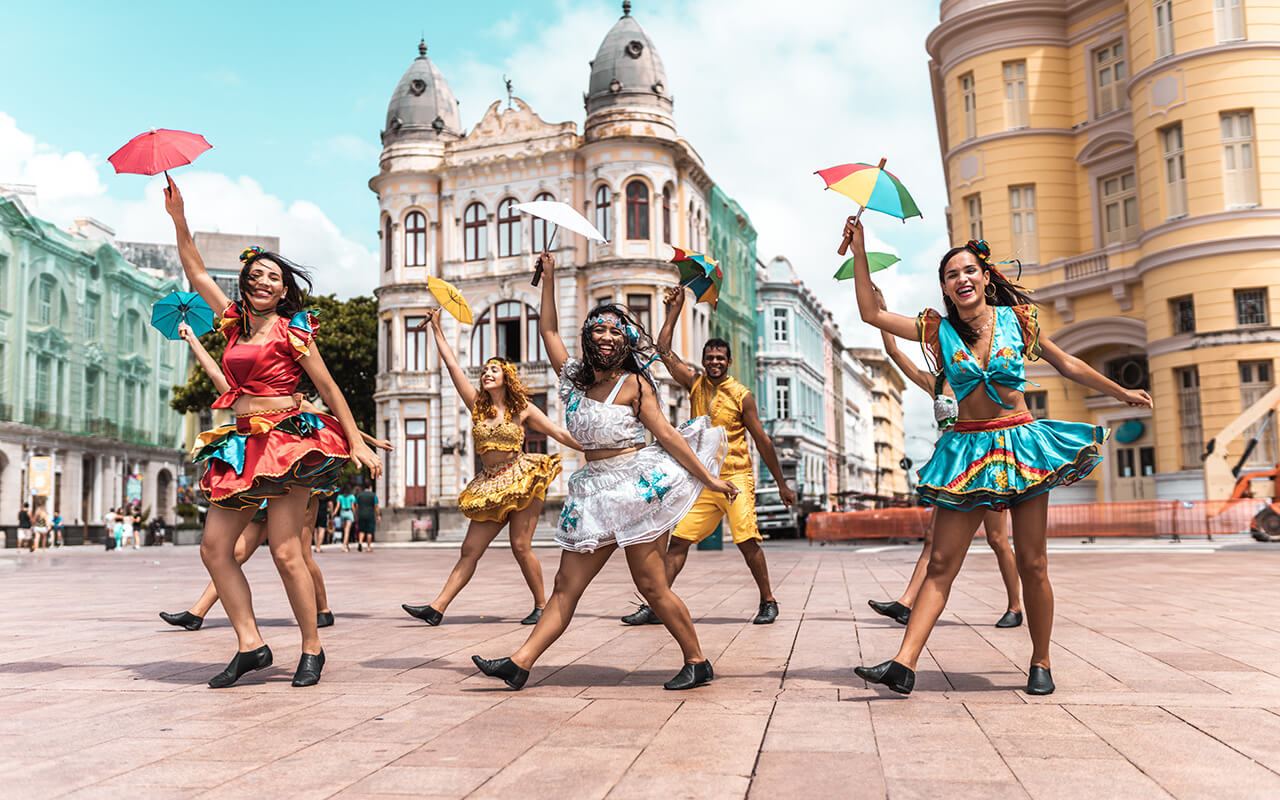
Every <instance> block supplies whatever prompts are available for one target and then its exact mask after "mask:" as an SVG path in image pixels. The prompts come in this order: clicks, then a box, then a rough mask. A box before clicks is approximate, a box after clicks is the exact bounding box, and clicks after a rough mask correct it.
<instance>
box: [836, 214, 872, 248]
mask: <svg viewBox="0 0 1280 800" xmlns="http://www.w3.org/2000/svg"><path fill="white" fill-rule="evenodd" d="M843 235H844V239H843V240H842V241H841V243H840V253H841V255H843V254H844V251H845V247H846V243H848V244H850V245H853V247H854V249H855V250H861V249H863V248H864V247H865V245H866V237H865V233H864V231H863V228H862V223H861V222H859V221H858V218H857V217H849V218H848V219H847V220H845V223H844V232H843Z"/></svg>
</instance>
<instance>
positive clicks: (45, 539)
mask: <svg viewBox="0 0 1280 800" xmlns="http://www.w3.org/2000/svg"><path fill="white" fill-rule="evenodd" d="M48 547H49V512H48V511H45V508H44V506H36V512H35V514H33V515H32V519H31V549H32V550H33V551H35V550H44V549H46V548H48Z"/></svg>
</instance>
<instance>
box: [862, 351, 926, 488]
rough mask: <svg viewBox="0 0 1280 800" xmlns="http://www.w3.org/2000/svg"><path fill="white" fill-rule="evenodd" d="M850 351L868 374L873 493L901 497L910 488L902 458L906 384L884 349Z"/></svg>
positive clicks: (903, 452) (904, 439)
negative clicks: (873, 450)
mask: <svg viewBox="0 0 1280 800" xmlns="http://www.w3.org/2000/svg"><path fill="white" fill-rule="evenodd" d="M849 352H850V354H852V355H853V356H854V357H855V358H857V359H858V360H859V361H861V362H862V363H863V365H864V366H866V368H867V372H868V373H870V375H871V423H872V424H871V434H872V438H873V439H874V441H875V455H876V472H875V481H874V484H873V490H874V491H875V493H876V494H881V495H897V496H900V497H904V496H906V495H907V493H908V492H909V491H910V490H911V487H910V486H909V485H908V484H909V481H908V479H907V473H908V469H907V468H906V466H904V465H905V463H906V462H905V461H904V460H903V459H904V458H905V456H906V454H907V453H906V438H905V432H904V428H903V420H902V392H903V391H904V390H905V389H906V388H907V384H906V382H905V381H904V380H903V378H902V375H901V374H900V373H899V372H898V370H897V369H896V368H894V366H893V362H891V361H890V360H889V357H888V356H886V355H885V354H884V351H882V350H879V349H878V348H875V347H852V348H849Z"/></svg>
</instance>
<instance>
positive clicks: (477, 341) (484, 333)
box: [471, 310, 493, 367]
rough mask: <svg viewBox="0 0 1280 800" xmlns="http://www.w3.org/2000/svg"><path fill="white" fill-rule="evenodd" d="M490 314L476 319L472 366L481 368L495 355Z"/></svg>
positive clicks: (473, 333)
mask: <svg viewBox="0 0 1280 800" xmlns="http://www.w3.org/2000/svg"><path fill="white" fill-rule="evenodd" d="M490 327H491V326H490V325H489V312H488V311H487V310H486V311H485V312H484V313H483V314H481V315H480V316H478V317H476V323H475V326H474V327H472V328H471V364H472V366H476V367H480V366H483V365H484V362H486V361H488V360H489V357H490V356H492V355H493V337H491V336H490V335H489V333H490V331H489V328H490Z"/></svg>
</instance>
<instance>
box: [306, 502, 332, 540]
mask: <svg viewBox="0 0 1280 800" xmlns="http://www.w3.org/2000/svg"><path fill="white" fill-rule="evenodd" d="M332 515H333V495H322V496H321V497H320V500H319V502H318V503H317V504H316V527H315V534H314V535H313V536H312V537H311V549H312V550H313V551H315V552H317V553H322V552H324V546H325V544H326V543H327V542H326V537H327V536H328V535H329V518H330V517H331V516H332Z"/></svg>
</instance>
